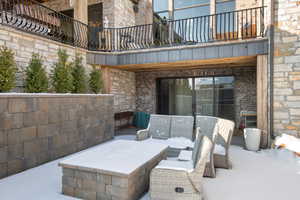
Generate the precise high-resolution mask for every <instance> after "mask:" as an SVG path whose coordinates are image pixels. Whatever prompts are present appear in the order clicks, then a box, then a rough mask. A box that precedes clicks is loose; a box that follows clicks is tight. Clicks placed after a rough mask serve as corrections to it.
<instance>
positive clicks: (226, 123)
mask: <svg viewBox="0 0 300 200" xmlns="http://www.w3.org/2000/svg"><path fill="white" fill-rule="evenodd" d="M218 127H219V135H218V138H217V142H216V144H217V145H219V146H222V147H223V148H224V149H225V152H224V153H218V152H215V153H214V165H215V167H216V168H224V169H231V168H232V164H231V162H230V160H229V148H230V145H231V140H232V136H233V132H234V127H235V123H234V122H233V121H231V120H227V119H219V120H218Z"/></svg>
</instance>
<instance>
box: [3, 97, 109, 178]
mask: <svg viewBox="0 0 300 200" xmlns="http://www.w3.org/2000/svg"><path fill="white" fill-rule="evenodd" d="M112 110H113V96H112V95H58V94H57V95H55V94H54V95H29V94H20V95H14V94H11V95H5V94H1V95H0V178H3V177H6V176H9V175H12V174H15V173H18V172H21V171H23V170H25V169H29V168H32V167H35V166H38V165H40V164H43V163H45V162H48V161H52V160H55V159H57V158H60V157H63V156H66V155H69V154H72V153H74V152H78V151H80V150H83V149H86V148H88V147H91V146H94V145H97V144H99V143H102V142H104V141H107V140H110V139H112V138H113V136H114V116H113V112H112Z"/></svg>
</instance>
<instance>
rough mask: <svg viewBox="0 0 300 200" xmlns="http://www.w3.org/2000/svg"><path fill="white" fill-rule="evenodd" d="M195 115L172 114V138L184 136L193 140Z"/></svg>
mask: <svg viewBox="0 0 300 200" xmlns="http://www.w3.org/2000/svg"><path fill="white" fill-rule="evenodd" d="M193 127H194V117H192V116H172V120H171V130H170V134H171V138H173V137H174V138H175V137H184V138H187V139H190V140H193Z"/></svg>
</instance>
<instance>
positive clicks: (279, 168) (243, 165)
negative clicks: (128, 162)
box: [0, 136, 300, 200]
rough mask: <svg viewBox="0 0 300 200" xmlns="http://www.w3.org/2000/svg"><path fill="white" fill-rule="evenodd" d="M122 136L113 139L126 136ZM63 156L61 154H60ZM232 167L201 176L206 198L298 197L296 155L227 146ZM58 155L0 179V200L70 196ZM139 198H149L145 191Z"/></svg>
mask: <svg viewBox="0 0 300 200" xmlns="http://www.w3.org/2000/svg"><path fill="white" fill-rule="evenodd" d="M133 138H134V137H132V136H122V137H121V138H119V137H117V138H116V139H130V140H132V139H133ZM64 159H65V158H64ZM231 159H232V162H233V169H232V170H223V169H218V170H217V178H216V179H209V178H205V179H204V183H203V184H204V192H205V196H206V199H208V200H267V199H272V200H282V199H289V200H298V199H300V192H299V184H300V159H299V158H296V157H295V156H294V155H293V154H292V153H290V152H288V151H285V150H264V151H261V152H259V153H254V152H248V151H245V150H243V149H242V148H241V147H237V146H232V147H231ZM61 160H62V159H59V160H56V161H53V162H49V163H47V164H44V165H41V166H39V167H36V168H33V169H30V170H27V171H24V172H22V173H19V174H17V175H14V176H10V177H8V178H5V179H2V180H0V195H1V196H0V199H1V200H19V199H30V200H71V199H75V198H72V197H68V196H64V195H62V194H61V176H62V172H61V169H60V167H58V163H59V161H61ZM141 200H150V198H149V196H148V195H146V196H145V197H143V198H142V199H141Z"/></svg>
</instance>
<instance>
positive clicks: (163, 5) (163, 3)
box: [153, 0, 169, 12]
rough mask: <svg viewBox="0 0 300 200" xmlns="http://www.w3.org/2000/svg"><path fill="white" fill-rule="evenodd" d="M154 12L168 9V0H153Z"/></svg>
mask: <svg viewBox="0 0 300 200" xmlns="http://www.w3.org/2000/svg"><path fill="white" fill-rule="evenodd" d="M153 10H154V12H162V11H167V10H169V0H153Z"/></svg>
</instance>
